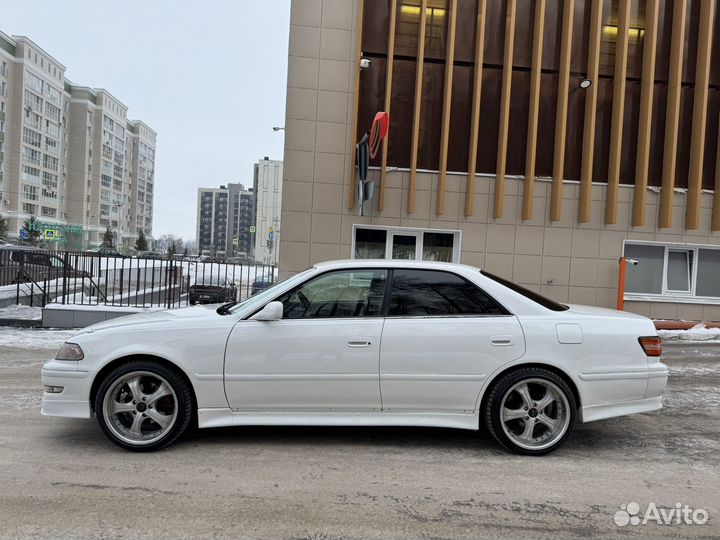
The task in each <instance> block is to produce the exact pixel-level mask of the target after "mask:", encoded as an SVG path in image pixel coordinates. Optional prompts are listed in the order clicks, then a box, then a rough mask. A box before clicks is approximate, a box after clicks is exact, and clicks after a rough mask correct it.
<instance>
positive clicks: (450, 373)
mask: <svg viewBox="0 0 720 540" xmlns="http://www.w3.org/2000/svg"><path fill="white" fill-rule="evenodd" d="M390 281H391V290H390V300H389V305H388V314H387V318H386V320H385V326H384V329H383V336H382V352H381V356H380V387H381V392H382V401H383V410H389V411H398V412H400V411H433V412H452V413H462V412H470V411H473V410H474V409H475V405H476V401H477V398H478V395H479V392H480V389H481V386H482V384H483V382H484V381H485V379H486V378H487V377H488V375H489V374H491V373H492V372H493V371H494V370H495V369H497V368H498V367H499V366H502V365H503V364H506V363H507V362H510V361H512V360H514V359H516V358H519V357H520V356H522V355H523V354H524V351H525V339H524V336H523V332H522V328H521V326H520V323H519V322H518V320H517V318H516V317H515V316H513V315H512V314H510V313H508V312H507V310H505V308H503V307H502V306H501V305H500V304H499V303H498V302H497V301H495V300H494V299H493V298H491V297H490V296H489V295H487V294H486V293H485V292H484V291H482V290H481V289H480V288H479V287H478V286H477V285H475V284H474V283H471V282H470V281H469V280H467V279H465V278H464V277H462V276H460V275H457V274H455V273H452V272H447V271H440V270H421V269H394V270H393V271H392V274H391V277H390Z"/></svg>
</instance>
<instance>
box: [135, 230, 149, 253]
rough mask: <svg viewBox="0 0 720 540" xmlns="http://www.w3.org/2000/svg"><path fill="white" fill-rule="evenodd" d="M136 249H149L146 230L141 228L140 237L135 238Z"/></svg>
mask: <svg viewBox="0 0 720 540" xmlns="http://www.w3.org/2000/svg"><path fill="white" fill-rule="evenodd" d="M135 249H136V250H138V251H147V250H148V242H147V238H145V231H143V230H142V229H140V232H139V233H138V237H137V239H136V240H135Z"/></svg>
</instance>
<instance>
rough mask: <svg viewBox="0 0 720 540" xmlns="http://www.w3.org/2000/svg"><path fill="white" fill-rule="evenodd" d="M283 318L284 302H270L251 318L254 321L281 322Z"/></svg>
mask: <svg viewBox="0 0 720 540" xmlns="http://www.w3.org/2000/svg"><path fill="white" fill-rule="evenodd" d="M282 316H283V305H282V302H270V303H269V304H267V305H266V306H265V307H264V308H262V309H261V310H260V311H258V312H257V313H256V314H255V315H253V316H252V317H251V319H252V320H253V321H279V320H280V319H282Z"/></svg>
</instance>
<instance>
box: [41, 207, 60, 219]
mask: <svg viewBox="0 0 720 540" xmlns="http://www.w3.org/2000/svg"><path fill="white" fill-rule="evenodd" d="M40 210H41V212H40V215H41V216H43V217H49V218H54V217H57V209H56V208H50V207H47V206H41V207H40Z"/></svg>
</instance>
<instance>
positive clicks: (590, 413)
mask: <svg viewBox="0 0 720 540" xmlns="http://www.w3.org/2000/svg"><path fill="white" fill-rule="evenodd" d="M659 409H662V401H661V398H660V396H657V397H653V398H645V399H637V400H634V401H621V402H620V403H606V404H604V405H590V406H589V407H582V408H581V409H580V417H581V419H582V421H583V422H593V421H594V420H604V419H605V418H613V417H615V416H625V415H627V414H635V413H642V412H651V411H657V410H659Z"/></svg>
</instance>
